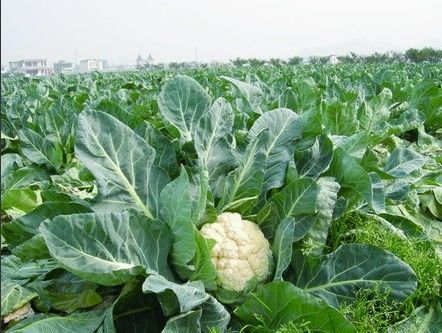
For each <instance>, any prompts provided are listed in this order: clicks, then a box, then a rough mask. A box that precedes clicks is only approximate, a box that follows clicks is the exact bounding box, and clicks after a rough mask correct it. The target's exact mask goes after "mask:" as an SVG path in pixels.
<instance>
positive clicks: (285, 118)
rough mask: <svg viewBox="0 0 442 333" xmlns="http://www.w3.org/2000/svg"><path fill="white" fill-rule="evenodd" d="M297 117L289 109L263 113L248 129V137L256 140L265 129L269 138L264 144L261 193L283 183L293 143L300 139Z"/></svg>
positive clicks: (291, 155)
mask: <svg viewBox="0 0 442 333" xmlns="http://www.w3.org/2000/svg"><path fill="white" fill-rule="evenodd" d="M298 118H299V116H298V115H297V114H296V113H295V112H293V111H291V110H289V109H276V110H272V111H269V112H266V113H264V114H263V115H262V116H261V117H259V118H258V119H257V120H256V121H255V122H254V124H253V126H252V127H251V128H250V130H249V132H248V137H249V139H250V140H253V139H254V138H256V137H257V136H258V135H259V133H261V132H262V131H263V130H265V129H267V130H268V131H269V138H268V140H267V142H265V143H264V144H265V157H266V172H265V176H264V186H263V191H264V192H265V191H267V190H269V189H271V188H275V187H280V186H282V185H283V183H284V177H285V172H286V169H287V165H288V163H289V162H290V161H291V160H292V158H293V152H294V145H293V141H294V140H295V139H297V138H299V137H300V135H301V131H302V127H301V122H300V121H298Z"/></svg>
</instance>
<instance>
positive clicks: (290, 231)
mask: <svg viewBox="0 0 442 333" xmlns="http://www.w3.org/2000/svg"><path fill="white" fill-rule="evenodd" d="M294 232H295V219H294V218H293V217H286V218H285V219H284V220H282V221H281V223H280V224H279V226H278V228H277V229H276V233H275V239H274V240H273V244H272V252H273V255H274V257H275V258H276V265H275V275H274V277H273V279H274V280H282V274H283V273H284V271H285V270H286V269H287V267H288V266H289V264H290V261H291V260H292V247H293V235H294Z"/></svg>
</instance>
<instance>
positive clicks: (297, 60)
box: [287, 56, 304, 65]
mask: <svg viewBox="0 0 442 333" xmlns="http://www.w3.org/2000/svg"><path fill="white" fill-rule="evenodd" d="M302 60H304V59H303V58H302V57H296V56H295V57H291V58H289V59H288V60H287V64H289V65H299V64H300V63H301V62H302Z"/></svg>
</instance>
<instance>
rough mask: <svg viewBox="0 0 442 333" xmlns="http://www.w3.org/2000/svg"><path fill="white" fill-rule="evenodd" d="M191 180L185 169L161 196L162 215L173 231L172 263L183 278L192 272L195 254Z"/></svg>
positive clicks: (166, 187)
mask: <svg viewBox="0 0 442 333" xmlns="http://www.w3.org/2000/svg"><path fill="white" fill-rule="evenodd" d="M189 191H190V188H189V178H188V176H187V173H186V170H185V169H184V167H183V168H182V169H181V174H180V176H179V177H178V178H176V179H175V180H173V181H172V182H170V183H169V184H167V185H166V186H165V187H164V189H163V190H162V191H161V194H160V215H161V217H162V219H163V220H164V221H165V222H166V223H167V224H168V225H169V227H170V229H171V230H172V235H173V241H172V253H171V258H172V263H173V264H174V265H175V266H176V267H175V268H176V269H177V271H178V273H179V274H180V275H181V276H182V277H188V276H186V275H187V274H186V273H189V271H191V270H192V268H191V267H189V262H190V261H191V260H192V258H193V256H194V254H195V237H194V231H193V228H194V227H193V226H194V225H193V221H192V201H191V198H190V193H189Z"/></svg>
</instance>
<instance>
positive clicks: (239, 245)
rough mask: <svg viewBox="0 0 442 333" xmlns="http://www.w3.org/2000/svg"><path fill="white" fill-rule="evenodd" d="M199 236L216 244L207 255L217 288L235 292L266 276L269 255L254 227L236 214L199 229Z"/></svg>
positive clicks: (222, 217)
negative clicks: (212, 265) (214, 273)
mask: <svg viewBox="0 0 442 333" xmlns="http://www.w3.org/2000/svg"><path fill="white" fill-rule="evenodd" d="M201 234H202V235H203V236H204V237H205V238H207V239H213V240H214V241H215V242H216V244H215V246H214V247H213V249H212V253H211V254H212V262H213V264H214V265H215V268H216V270H217V272H218V279H217V283H218V285H219V286H220V287H221V288H223V289H226V290H233V291H237V292H239V291H242V290H244V289H245V288H246V286H247V283H248V282H249V281H251V280H252V279H254V278H255V279H256V280H257V281H259V282H260V281H264V280H265V279H267V277H268V276H269V274H270V270H271V266H272V251H271V250H270V245H269V242H268V241H267V239H266V238H265V237H264V234H263V233H262V231H261V230H260V229H259V227H258V226H257V225H256V224H255V223H253V222H251V221H247V220H243V219H242V217H241V215H239V214H238V213H222V214H220V215H219V216H218V218H217V220H216V222H214V223H207V224H205V225H203V227H202V228H201Z"/></svg>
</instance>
